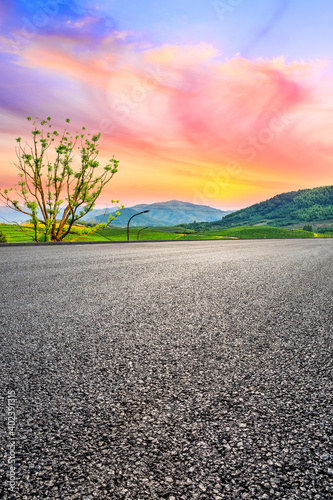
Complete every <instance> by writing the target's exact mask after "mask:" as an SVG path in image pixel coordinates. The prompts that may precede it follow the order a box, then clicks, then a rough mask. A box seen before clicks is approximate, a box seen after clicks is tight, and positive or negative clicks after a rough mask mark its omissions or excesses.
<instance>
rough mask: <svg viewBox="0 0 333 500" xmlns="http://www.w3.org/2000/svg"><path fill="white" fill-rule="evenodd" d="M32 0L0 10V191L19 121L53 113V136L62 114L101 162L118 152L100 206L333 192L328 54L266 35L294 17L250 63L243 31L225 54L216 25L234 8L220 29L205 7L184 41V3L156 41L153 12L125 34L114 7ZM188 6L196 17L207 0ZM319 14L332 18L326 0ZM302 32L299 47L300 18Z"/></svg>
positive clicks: (125, 23)
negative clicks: (89, 138)
mask: <svg viewBox="0 0 333 500" xmlns="http://www.w3.org/2000/svg"><path fill="white" fill-rule="evenodd" d="M32 3H33V2H32ZM32 3H31V2H30V3H29V5H30V10H28V7H27V5H25V4H28V2H15V1H14V2H11V3H9V2H7V3H6V2H5V6H3V7H2V8H1V9H2V12H1V14H2V24H1V26H2V35H1V38H0V50H1V55H0V57H1V63H0V64H1V72H2V75H3V77H2V80H1V83H0V85H1V128H0V134H1V135H0V144H1V148H0V168H1V178H0V185H1V187H9V186H10V185H13V184H14V182H15V180H16V171H15V168H14V167H13V165H12V162H14V161H15V137H17V135H21V136H22V137H25V136H27V135H28V133H29V124H28V123H27V122H26V120H25V117H26V116H28V115H31V116H39V117H42V118H43V117H46V116H48V115H50V116H51V117H52V118H53V122H54V124H55V125H56V126H57V127H61V126H62V125H63V124H64V120H65V118H67V117H69V118H71V126H72V128H73V131H75V129H76V128H80V127H81V126H82V125H85V126H86V127H87V129H88V130H89V131H91V132H94V133H95V132H96V131H101V132H102V146H101V159H107V158H109V157H110V156H112V155H115V157H116V158H117V159H118V160H120V168H119V172H118V174H117V175H116V176H115V177H114V180H113V181H112V182H111V183H110V185H109V187H108V189H107V191H106V192H105V194H104V197H103V199H102V200H101V203H107V201H108V200H110V198H119V199H121V200H122V201H123V202H124V203H125V204H126V205H131V204H135V203H140V202H155V201H167V200H170V199H179V200H183V201H189V202H193V203H201V204H206V205H211V206H215V207H220V208H224V209H229V208H230V209H232V208H239V207H244V206H247V205H249V204H252V203H255V202H258V201H261V200H264V199H266V198H269V197H271V196H274V195H275V194H278V193H281V192H284V191H292V190H297V189H301V188H306V187H315V186H320V185H328V184H332V166H333V143H332V137H333V86H332V62H331V58H330V55H331V54H330V53H327V52H326V51H324V50H323V47H324V42H323V44H322V45H321V44H320V43H319V42H320V40H317V41H316V44H315V45H316V46H317V54H315V55H314V54H313V50H314V49H313V47H312V48H311V51H310V50H308V44H307V43H304V53H301V50H300V49H299V48H297V47H296V46H295V45H293V44H291V48H290V51H289V52H288V49H287V45H286V44H285V43H281V46H280V45H279V43H278V39H279V36H278V34H277V33H279V29H280V34H281V37H282V33H284V34H285V33H287V32H288V22H287V20H288V19H289V21H290V18H288V15H290V16H296V14H295V11H294V10H293V12H290V13H289V14H288V11H286V13H285V14H284V18H283V19H282V20H280V21H279V22H277V23H276V26H275V31H274V30H273V31H272V32H271V31H269V32H268V33H267V34H266V38H265V41H264V43H263V41H262V40H261V41H260V42H258V46H256V47H255V50H253V53H252V54H248V53H247V52H248V50H245V49H244V50H243V51H242V50H241V46H242V44H243V35H242V34H240V35H239V36H238V39H239V43H240V47H239V48H240V50H239V52H238V51H237V52H234V53H233V52H231V51H232V48H229V47H228V46H226V47H224V46H223V38H224V37H225V35H223V36H222V35H221V36H219V35H218V30H217V27H216V25H219V23H220V25H223V23H224V24H226V25H227V26H229V28H230V24H228V23H236V22H238V23H239V25H242V26H243V25H244V23H245V22H246V9H247V8H248V7H246V6H245V5H243V4H241V5H239V7H237V9H236V8H235V12H230V13H229V14H228V16H229V17H226V19H224V21H223V23H222V20H221V19H219V17H218V15H217V13H216V12H215V13H214V9H212V7H211V6H210V8H208V7H207V12H206V17H202V16H201V24H200V26H201V29H199V28H198V32H197V33H196V35H195V36H194V35H193V31H192V30H193V23H194V19H192V21H189V20H188V21H187V22H185V21H183V22H182V23H183V24H182V23H181V22H180V19H181V16H182V15H184V16H186V15H187V16H189V17H191V16H190V14H189V12H188V11H187V10H186V9H187V8H188V6H189V5H190V4H189V3H188V2H187V1H186V2H184V12H183V13H179V12H178V10H179V7H177V16H176V14H175V16H176V19H178V21H177V22H178V23H179V26H178V28H177V22H176V21H175V24H174V27H173V29H172V30H171V32H170V33H169V38H168V34H167V33H166V34H165V39H163V37H162V36H161V35H160V34H159V36H157V33H160V32H159V30H158V29H157V28H156V23H158V22H161V19H162V18H163V16H162V12H160V13H159V11H158V8H157V7H156V13H155V16H156V19H152V18H151V16H152V15H153V14H152V13H151V12H150V14H149V16H147V20H146V25H145V26H143V25H142V23H143V20H142V17H141V16H139V17H138V20H137V22H138V24H137V27H135V26H134V25H133V23H134V21H133V16H134V14H135V12H134V10H133V12H132V13H131V10H130V7H128V9H129V10H128V11H127V15H125V12H124V11H122V10H121V4H120V2H118V1H116V2H97V3H96V2H94V3H92V2H83V4H85V5H84V7H82V8H78V6H74V4H72V5H70V3H69V2H64V1H63V2H58V3H56V2H54V3H52V5H55V6H56V7H57V9H55V7H54V9H55V10H54V11H53V12H54V15H52V14H50V13H48V12H47V10H46V9H45V10H44V11H42V10H41V7H39V4H38V3H37V2H36V4H35V7H34V9H35V10H33V9H32V8H31V4H32ZM197 3H198V4H200V9H199V10H198V15H199V11H200V12H201V10H202V9H203V11H204V4H206V2H203V1H202V2H201V1H199V2H197ZM272 3H276V5H278V4H279V2H272ZM280 3H281V2H280ZM287 3H288V2H287ZM322 3H323V4H325V5H326V2H322ZM129 4H130V2H129ZM185 4H186V6H187V7H186V8H185ZM244 4H245V2H244ZM257 4H258V9H260V5H261V4H262V2H261V1H259V2H257ZM294 4H299V6H301V5H303V4H302V3H301V2H298V1H296V2H294ZM6 5H7V6H6ZM110 5H111V6H110ZM152 5H153V2H148V1H146V2H142V3H141V8H142V10H144V9H145V6H146V8H147V10H149V8H150V7H151V6H152ZM154 5H155V3H154ZM172 5H175V2H171V4H170V10H172ZM112 6H113V7H114V12H112ZM74 7H76V8H74ZM133 8H134V7H133ZM194 8H195V4H193V2H192V10H193V9H194ZM300 8H301V7H300ZM49 9H51V2H50V6H49ZM161 9H162V8H161ZM327 9H330V12H331V13H332V6H331V4H330V3H328V2H327ZM38 12H39V13H44V26H42V24H43V23H42V21H43V19H42V18H40V19H39V24H40V25H41V26H38V22H37V21H38V16H37V14H38ZM50 12H51V10H50ZM192 14H193V13H192ZM193 15H194V14H193ZM40 16H41V14H40ZM117 16H118V17H117ZM323 16H324V17H325V16H327V12H326V14H325V13H323ZM327 17H329V16H327ZM163 19H164V20H165V22H167V20H166V19H167V18H163ZM111 21H112V22H111ZM170 22H171V21H170ZM196 22H198V23H199V17H198V18H196ZM250 23H251V21H249V27H250V26H251V24H250ZM209 25H211V26H212V29H211V34H210V35H209V30H208V29H207V26H209ZM186 27H187V28H188V36H187V37H186V36H185V35H186ZM229 28H228V29H229ZM317 28H318V37H319V38H320V27H319V26H317ZM161 29H162V28H161ZM177 30H178V31H177ZM299 30H300V33H299V35H298V36H300V37H304V40H305V39H306V38H307V21H306V18H305V20H304V22H303V25H299ZM177 33H178V39H179V41H177ZM235 36H236V37H237V35H235ZM323 36H324V34H323ZM233 43H235V40H233ZM260 43H261V44H262V46H265V49H262V55H261V56H260V55H259V54H257V53H256V52H257V50H259V49H260ZM269 48H270V50H269Z"/></svg>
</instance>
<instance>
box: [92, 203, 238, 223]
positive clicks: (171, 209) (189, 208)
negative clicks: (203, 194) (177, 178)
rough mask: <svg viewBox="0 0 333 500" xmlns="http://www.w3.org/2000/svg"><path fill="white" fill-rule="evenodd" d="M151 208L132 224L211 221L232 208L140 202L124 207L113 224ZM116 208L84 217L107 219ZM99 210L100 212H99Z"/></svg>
mask: <svg viewBox="0 0 333 500" xmlns="http://www.w3.org/2000/svg"><path fill="white" fill-rule="evenodd" d="M144 210H149V212H148V213H146V214H141V215H139V216H137V217H134V218H133V219H132V221H131V226H133V227H136V226H147V227H152V226H176V225H178V224H188V223H190V222H194V221H198V222H211V221H215V220H220V219H221V218H222V217H225V216H226V215H227V214H229V213H231V212H232V210H219V209H218V208H212V207H209V206H206V205H195V204H194V203H188V202H185V201H178V200H172V201H166V202H158V203H151V204H143V203H141V204H139V205H135V206H133V207H129V208H124V209H123V210H122V211H121V215H119V216H118V217H117V218H116V219H115V220H114V221H113V222H112V225H113V226H119V227H123V226H125V225H126V224H127V222H128V219H129V218H130V217H132V215H134V214H135V213H139V212H142V211H144ZM114 211H115V209H108V210H107V211H105V210H100V209H96V210H92V212H90V214H88V215H86V217H85V218H84V220H85V221H87V222H96V223H97V222H101V221H102V220H103V221H105V222H106V221H107V219H108V214H110V213H113V212H114ZM97 212H98V213H97Z"/></svg>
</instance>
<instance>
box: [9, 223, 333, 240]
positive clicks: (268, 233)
mask: <svg viewBox="0 0 333 500" xmlns="http://www.w3.org/2000/svg"><path fill="white" fill-rule="evenodd" d="M0 231H2V232H3V233H4V234H5V235H6V236H8V237H9V242H12V243H16V242H29V241H33V229H32V226H31V225H29V224H26V225H22V226H21V227H20V226H17V225H14V224H13V225H11V224H0ZM75 231H76V232H77V233H78V234H75V235H73V234H72V235H69V236H67V237H66V238H65V241H126V239H127V229H126V228H125V227H112V226H110V227H108V228H105V229H101V230H99V231H96V232H95V233H92V234H88V235H87V234H84V231H85V228H84V227H83V226H76V227H75ZM138 233H139V240H141V241H142V240H181V239H184V240H202V239H275V238H316V237H319V238H323V237H327V235H323V234H315V233H311V232H308V231H302V230H298V229H289V228H278V227H270V226H245V227H235V228H229V229H221V230H219V231H202V232H197V233H195V232H194V231H188V230H187V229H185V228H182V227H175V226H174V227H148V228H142V227H141V228H140V227H132V228H130V240H131V241H133V240H137V239H138ZM40 237H41V238H42V235H41V234H40Z"/></svg>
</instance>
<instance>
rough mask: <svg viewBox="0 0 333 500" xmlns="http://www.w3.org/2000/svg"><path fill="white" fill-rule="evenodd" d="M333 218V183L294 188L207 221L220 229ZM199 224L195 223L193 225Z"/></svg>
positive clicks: (288, 224) (279, 225) (291, 223)
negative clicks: (310, 187)
mask: <svg viewBox="0 0 333 500" xmlns="http://www.w3.org/2000/svg"><path fill="white" fill-rule="evenodd" d="M332 218H333V186H323V187H318V188H313V189H300V190H299V191H290V192H288V193H282V194H278V195H276V196H274V197H273V198H270V199H269V200H266V201H262V202H261V203H256V204H255V205H251V206H250V207H248V208H243V209H242V210H237V211H235V212H233V213H231V214H229V215H227V216H226V217H224V218H223V219H221V220H219V221H213V222H211V223H207V224H205V225H204V226H205V228H207V229H209V228H211V229H216V228H217V227H220V228H231V227H239V226H254V225H257V224H260V225H267V226H274V227H283V226H292V225H295V224H299V223H304V224H306V223H314V222H315V221H320V220H326V219H332ZM193 228H195V225H193Z"/></svg>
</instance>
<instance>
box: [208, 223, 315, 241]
mask: <svg viewBox="0 0 333 500" xmlns="http://www.w3.org/2000/svg"><path fill="white" fill-rule="evenodd" d="M212 233H213V234H214V235H215V236H229V237H234V238H239V239H265V238H267V239H275V238H316V237H317V235H316V234H315V233H310V232H308V231H302V230H299V229H284V228H280V227H268V226H245V227H234V228H230V229H221V230H220V231H212V232H210V233H207V234H212ZM319 236H320V235H319Z"/></svg>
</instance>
